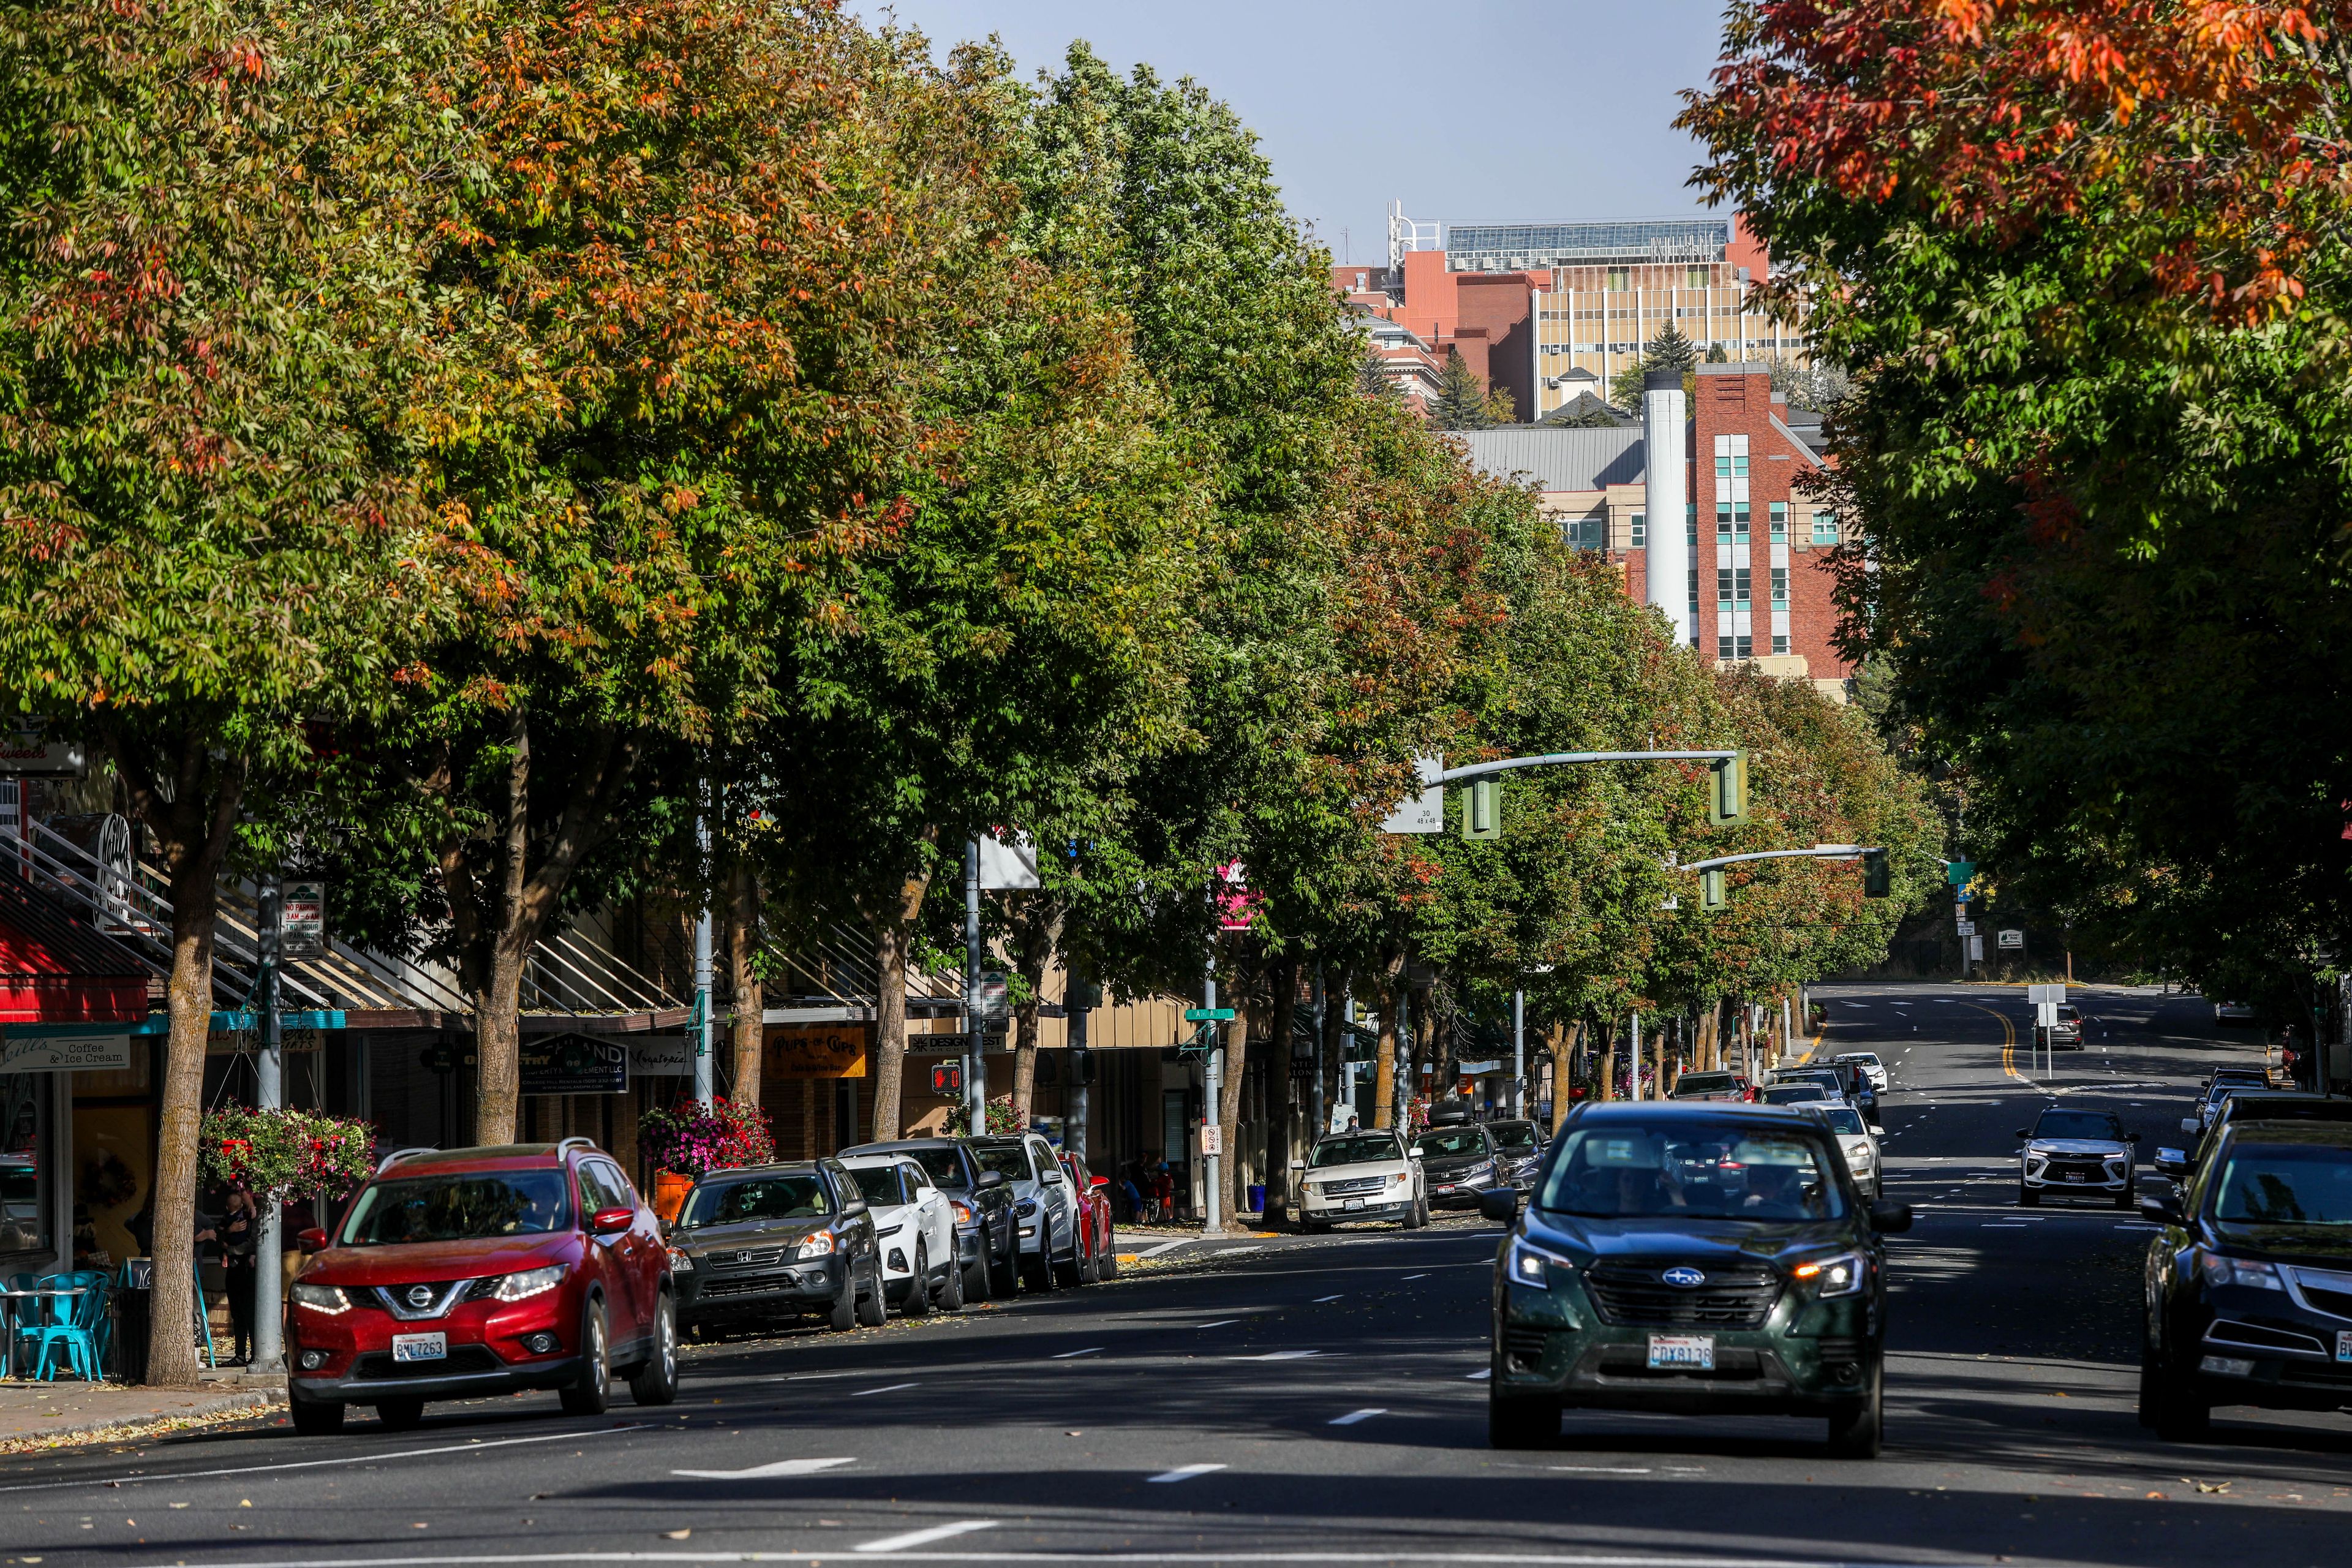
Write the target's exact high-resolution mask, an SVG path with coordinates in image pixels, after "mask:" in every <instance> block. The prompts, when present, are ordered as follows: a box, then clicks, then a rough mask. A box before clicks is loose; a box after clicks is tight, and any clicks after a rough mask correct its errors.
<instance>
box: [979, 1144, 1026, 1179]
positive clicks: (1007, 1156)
mask: <svg viewBox="0 0 2352 1568" xmlns="http://www.w3.org/2000/svg"><path fill="white" fill-rule="evenodd" d="M971 1157H972V1158H973V1159H975V1160H977V1161H979V1162H980V1168H981V1169H982V1170H983V1171H994V1172H996V1173H998V1174H999V1175H1001V1176H1003V1178H1004V1179H1005V1180H1006V1181H1008V1182H1025V1181H1028V1180H1029V1179H1030V1175H1029V1152H1028V1150H1027V1149H1026V1148H1025V1147H1024V1145H1022V1144H1019V1143H998V1144H994V1145H990V1144H987V1143H975V1144H973V1145H971Z"/></svg>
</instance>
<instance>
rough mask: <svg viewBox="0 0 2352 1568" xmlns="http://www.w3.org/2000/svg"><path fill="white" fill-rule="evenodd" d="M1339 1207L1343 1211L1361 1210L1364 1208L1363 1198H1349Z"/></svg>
mask: <svg viewBox="0 0 2352 1568" xmlns="http://www.w3.org/2000/svg"><path fill="white" fill-rule="evenodd" d="M1339 1206H1340V1207H1341V1208H1343V1209H1360V1208H1362V1207H1363V1206H1364V1200H1363V1199H1361V1198H1348V1199H1345V1200H1343V1201H1342V1202H1341V1203H1340V1205H1339Z"/></svg>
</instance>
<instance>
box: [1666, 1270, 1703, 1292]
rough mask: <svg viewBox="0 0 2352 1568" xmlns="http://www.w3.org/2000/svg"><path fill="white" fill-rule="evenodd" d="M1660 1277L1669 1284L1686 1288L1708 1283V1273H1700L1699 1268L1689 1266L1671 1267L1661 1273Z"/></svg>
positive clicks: (1695, 1287) (1689, 1288)
mask: <svg viewBox="0 0 2352 1568" xmlns="http://www.w3.org/2000/svg"><path fill="white" fill-rule="evenodd" d="M1658 1278H1659V1279H1663V1280H1664V1281H1665V1282H1666V1283H1667V1284H1669V1285H1673V1286H1676V1287H1678V1288H1680V1289H1685V1290H1691V1289H1697V1288H1698V1287H1699V1286H1701V1285H1704V1284H1706V1275H1704V1274H1702V1273H1700V1272H1699V1271H1698V1270H1697V1269H1696V1268H1689V1267H1687V1266H1684V1267H1681V1268H1669V1269H1667V1270H1666V1271H1665V1272H1664V1274H1661V1275H1659V1276H1658Z"/></svg>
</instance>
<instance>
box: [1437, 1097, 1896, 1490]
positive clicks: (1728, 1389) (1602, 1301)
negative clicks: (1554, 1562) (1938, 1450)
mask: <svg viewBox="0 0 2352 1568" xmlns="http://www.w3.org/2000/svg"><path fill="white" fill-rule="evenodd" d="M1513 1197H1514V1194H1510V1193H1507V1192H1498V1193H1493V1194H1487V1195H1486V1197H1485V1198H1483V1199H1482V1200H1481V1201H1480V1205H1479V1206H1480V1208H1481V1209H1483V1210H1485V1211H1486V1214H1487V1215H1488V1216H1489V1217H1491V1218H1495V1219H1510V1218H1512V1217H1513V1215H1512V1209H1513V1208H1514V1206H1515V1205H1514V1204H1513ZM1910 1226H1911V1210H1910V1207H1909V1205H1905V1204H1886V1203H1881V1204H1873V1203H1870V1202H1867V1201H1866V1200H1865V1199H1864V1196H1863V1194H1862V1193H1861V1191H1860V1190H1859V1189H1858V1188H1857V1187H1856V1186H1855V1185H1854V1183H1853V1176H1852V1174H1851V1173H1849V1172H1848V1171H1847V1170H1846V1165H1845V1161H1844V1159H1843V1157H1842V1156H1841V1155H1840V1153H1839V1152H1838V1147H1837V1143H1836V1140H1835V1139H1834V1137H1833V1136H1832V1131H1831V1129H1830V1128H1829V1126H1828V1124H1827V1123H1826V1122H1824V1121H1822V1118H1821V1117H1820V1116H1818V1115H1816V1114H1814V1113H1813V1112H1811V1111H1809V1110H1804V1109H1801V1108H1796V1109H1787V1110H1783V1109H1780V1108H1778V1107H1768V1106H1752V1107H1751V1106H1739V1105H1731V1104H1720V1103H1714V1102H1708V1101H1698V1102H1685V1103H1679V1104H1678V1103H1673V1102H1668V1103H1664V1104H1659V1103H1646V1104H1622V1103H1621V1104H1611V1105H1581V1106H1579V1107H1578V1108H1577V1109H1576V1110H1573V1111H1571V1112H1570V1115H1569V1118H1568V1120H1567V1121H1566V1122H1564V1123H1562V1125H1561V1127H1560V1130H1559V1137H1558V1138H1557V1139H1555V1140H1554V1141H1553V1143H1552V1145H1551V1150H1550V1152H1549V1157H1548V1158H1547V1159H1546V1161H1545V1163H1544V1167H1543V1170H1542V1173H1541V1174H1540V1175H1539V1176H1538V1179H1537V1181H1536V1183H1535V1188H1534V1191H1533V1193H1532V1194H1530V1196H1529V1199H1528V1205H1527V1209H1526V1212H1525V1213H1524V1214H1521V1215H1517V1222H1516V1223H1515V1224H1514V1225H1513V1226H1512V1227H1511V1231H1510V1234H1509V1236H1508V1237H1506V1238H1505V1240H1504V1243H1503V1248H1502V1252H1501V1255H1500V1257H1499V1258H1498V1259H1497V1262H1496V1269H1495V1323H1494V1341H1493V1357H1494V1360H1493V1374H1492V1381H1491V1382H1490V1383H1489V1384H1487V1435H1488V1438H1489V1440H1490V1441H1491V1442H1492V1443H1493V1445H1494V1446H1495V1447H1498V1448H1526V1447H1536V1446H1538V1445H1540V1444H1543V1443H1548V1442H1550V1441H1552V1440H1554V1439H1556V1438H1557V1437H1558V1436H1559V1415H1560V1411H1561V1410H1562V1409H1564V1408H1585V1409H1597V1410H1648V1411H1668V1412H1679V1413H1684V1414H1690V1415H1707V1414H1715V1413H1725V1414H1729V1413H1733V1412H1737V1413H1739V1414H1744V1415H1769V1414H1780V1415H1816V1416H1821V1415H1825V1416H1827V1417H1828V1418H1829V1424H1830V1446H1831V1447H1832V1450H1833V1451H1834V1452H1836V1453H1838V1454H1841V1455H1843V1456H1846V1457H1849V1458H1875V1457H1876V1455H1877V1453H1878V1447H1879V1434H1880V1425H1881V1418H1880V1382H1881V1375H1882V1374H1881V1371H1880V1363H1881V1351H1882V1347H1883V1346H1884V1344H1885V1333H1886V1279H1885V1274H1886V1271H1885V1245H1884V1243H1883V1242H1882V1241H1881V1240H1880V1237H1882V1236H1885V1235H1886V1234H1888V1233H1891V1232H1896V1231H1903V1230H1908V1229H1909V1228H1910Z"/></svg>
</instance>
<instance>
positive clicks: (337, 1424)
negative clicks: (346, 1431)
mask: <svg viewBox="0 0 2352 1568" xmlns="http://www.w3.org/2000/svg"><path fill="white" fill-rule="evenodd" d="M286 1408H287V1413H288V1414H289V1415H291V1416H293V1418H294V1430H295V1431H297V1432H299V1433H300V1434H302V1436H305V1437H324V1436H328V1435H329V1434H330V1433H334V1432H340V1431H341V1430H342V1429H343V1405H342V1402H341V1400H336V1399H320V1400H310V1399H289V1400H288V1401H287V1405H286Z"/></svg>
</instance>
